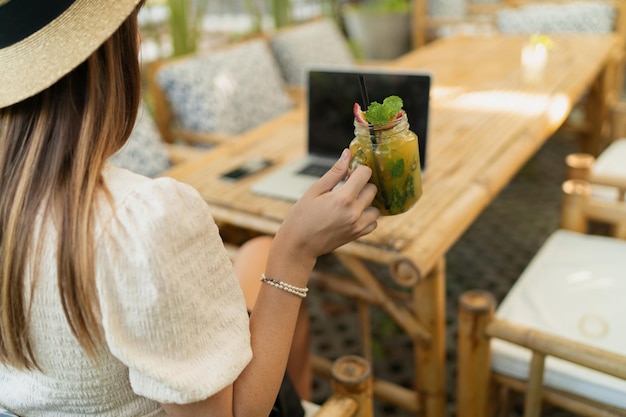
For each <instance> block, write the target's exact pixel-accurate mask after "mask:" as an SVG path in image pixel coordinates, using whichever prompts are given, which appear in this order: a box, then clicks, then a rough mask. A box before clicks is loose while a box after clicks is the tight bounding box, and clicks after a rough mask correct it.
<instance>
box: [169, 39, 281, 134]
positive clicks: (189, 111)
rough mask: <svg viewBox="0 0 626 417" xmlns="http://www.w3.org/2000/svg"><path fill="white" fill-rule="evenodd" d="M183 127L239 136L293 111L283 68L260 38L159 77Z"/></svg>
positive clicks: (183, 63)
mask: <svg viewBox="0 0 626 417" xmlns="http://www.w3.org/2000/svg"><path fill="white" fill-rule="evenodd" d="M157 82H158V83H159V85H160V87H161V88H162V89H163V91H164V93H165V95H166V97H167V99H168V101H169V103H170V106H171V108H172V112H173V113H174V116H175V117H176V118H177V119H178V122H179V123H180V125H181V127H182V128H183V129H187V130H192V131H197V132H207V133H224V134H238V133H242V132H244V131H246V130H249V129H251V128H253V127H255V126H258V125H260V124H262V123H264V122H266V121H268V120H270V119H272V118H274V117H277V116H279V115H281V114H283V113H284V112H286V111H287V110H289V109H290V108H291V107H292V103H291V100H290V97H289V95H288V94H287V91H286V89H285V83H284V81H283V79H282V77H281V74H280V69H279V68H278V64H277V63H276V61H275V60H274V57H273V56H272V53H271V51H270V49H269V46H268V45H267V43H266V42H264V41H262V40H260V39H257V40H252V41H248V42H244V43H241V44H239V45H236V46H232V47H229V48H227V49H221V50H217V51H213V52H210V53H207V54H203V55H198V56H195V57H193V58H189V59H185V60H182V61H179V62H176V63H173V64H171V65H168V66H165V67H163V68H162V69H161V70H160V71H159V72H158V74H157Z"/></svg>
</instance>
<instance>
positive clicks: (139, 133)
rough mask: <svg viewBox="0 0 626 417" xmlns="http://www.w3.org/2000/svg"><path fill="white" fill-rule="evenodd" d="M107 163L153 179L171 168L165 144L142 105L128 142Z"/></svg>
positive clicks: (150, 116)
mask: <svg viewBox="0 0 626 417" xmlns="http://www.w3.org/2000/svg"><path fill="white" fill-rule="evenodd" d="M109 162H110V163H111V164H112V165H115V166H117V167H120V168H125V169H128V170H130V171H133V172H136V173H137V174H141V175H145V176H146V177H154V176H156V175H158V174H160V173H161V172H163V171H165V170H167V169H168V168H170V167H171V162H170V158H169V153H168V150H167V147H166V146H165V142H164V141H163V139H162V138H161V134H160V133H159V129H158V128H157V126H156V123H155V122H154V120H153V119H152V115H151V114H150V112H149V111H148V109H147V108H146V106H145V105H144V104H143V103H142V104H141V106H140V107H139V114H138V116H137V123H136V124H135V128H134V129H133V132H132V133H131V135H130V137H129V138H128V142H126V145H124V147H123V148H122V149H120V150H119V151H117V152H116V153H115V154H114V155H113V156H111V158H109Z"/></svg>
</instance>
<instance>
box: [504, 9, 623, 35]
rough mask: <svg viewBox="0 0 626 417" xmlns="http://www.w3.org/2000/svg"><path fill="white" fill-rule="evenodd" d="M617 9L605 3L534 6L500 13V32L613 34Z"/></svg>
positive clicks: (505, 10)
mask: <svg viewBox="0 0 626 417" xmlns="http://www.w3.org/2000/svg"><path fill="white" fill-rule="evenodd" d="M616 15H617V14H616V11H615V9H614V8H613V7H612V6H611V5H609V4H607V3H605V2H602V1H581V2H574V3H568V4H554V3H551V4H550V3H548V4H536V5H535V4H533V5H527V6H521V7H517V8H508V9H503V10H501V11H499V12H498V13H497V16H496V22H497V27H498V30H499V31H500V32H502V33H509V34H529V35H530V34H534V33H611V32H612V31H613V27H614V24H615V18H616Z"/></svg>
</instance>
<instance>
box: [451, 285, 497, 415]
mask: <svg viewBox="0 0 626 417" xmlns="http://www.w3.org/2000/svg"><path fill="white" fill-rule="evenodd" d="M495 308H496V301H495V299H494V298H493V296H492V295H491V294H490V293H488V292H486V291H479V290H475V291H467V292H465V293H463V294H462V295H461V298H460V300H459V334H458V340H457V345H458V349H457V361H458V362H457V366H458V368H457V387H456V398H457V416H458V417H486V416H487V415H488V412H489V379H490V374H491V360H490V350H489V338H488V337H487V336H486V334H485V328H486V326H487V324H488V323H489V321H490V320H491V318H492V317H493V314H494V311H495Z"/></svg>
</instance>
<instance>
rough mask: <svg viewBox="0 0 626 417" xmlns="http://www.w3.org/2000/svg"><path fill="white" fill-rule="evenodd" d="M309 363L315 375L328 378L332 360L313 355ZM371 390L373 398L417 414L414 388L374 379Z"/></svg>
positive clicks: (417, 404)
mask: <svg viewBox="0 0 626 417" xmlns="http://www.w3.org/2000/svg"><path fill="white" fill-rule="evenodd" d="M311 364H312V366H313V371H314V372H315V374H316V375H319V376H321V377H323V378H326V379H330V377H331V374H330V370H331V368H332V362H331V361H330V360H329V359H326V358H323V357H321V356H317V355H313V356H311ZM373 391H374V397H375V398H378V399H380V400H382V401H384V402H387V403H389V404H393V405H395V406H397V407H400V408H402V409H403V410H407V411H409V412H411V413H415V414H418V413H419V412H420V408H419V402H418V394H417V392H415V391H414V390H411V389H409V388H405V387H403V386H400V385H397V384H394V383H393V382H389V381H385V380H382V379H374V382H373Z"/></svg>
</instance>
